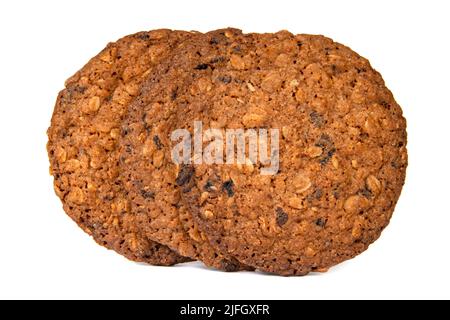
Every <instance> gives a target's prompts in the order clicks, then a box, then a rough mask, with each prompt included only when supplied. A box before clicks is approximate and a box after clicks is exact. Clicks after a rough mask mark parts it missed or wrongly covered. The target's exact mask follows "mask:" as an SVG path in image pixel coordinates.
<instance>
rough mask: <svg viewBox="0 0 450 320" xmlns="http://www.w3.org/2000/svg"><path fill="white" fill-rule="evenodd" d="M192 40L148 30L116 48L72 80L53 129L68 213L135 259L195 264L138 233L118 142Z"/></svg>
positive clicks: (59, 186)
mask: <svg viewBox="0 0 450 320" xmlns="http://www.w3.org/2000/svg"><path fill="white" fill-rule="evenodd" d="M191 35H192V34H191V33H188V32H183V31H170V30H155V31H150V32H140V33H137V34H134V35H130V36H127V37H124V38H122V39H120V40H119V41H117V42H115V43H111V44H109V45H108V46H107V47H106V48H105V49H104V50H103V51H102V52H101V53H100V54H98V55H97V56H96V57H94V58H93V59H91V60H90V61H89V63H88V64H87V65H86V66H84V67H83V69H81V70H80V71H78V72H77V73H76V74H75V75H74V76H73V77H71V78H70V79H68V80H67V82H66V88H65V89H64V90H63V91H61V92H60V94H59V96H58V99H57V102H56V106H55V110H54V113H53V117H52V121H51V127H50V128H49V129H48V137H49V142H48V145H47V149H48V154H49V158H50V163H51V168H50V172H51V174H52V175H53V176H54V179H55V180H54V186H55V190H56V193H57V194H58V196H59V197H60V198H61V200H62V202H63V205H64V210H65V211H66V213H67V214H68V215H69V216H70V217H71V218H72V219H73V220H74V221H75V222H76V223H77V224H78V225H79V226H80V227H81V228H82V229H83V230H84V231H86V232H87V233H88V234H90V235H92V237H93V238H94V239H95V241H96V242H98V243H99V244H101V245H103V246H105V247H107V248H109V249H114V250H115V251H117V252H118V253H120V254H122V255H124V256H126V257H127V258H129V259H131V260H135V261H143V262H148V263H151V264H155V265H172V264H175V263H179V262H184V261H188V260H189V259H187V258H185V257H182V256H180V255H178V254H177V253H175V252H173V251H172V250H170V249H169V248H168V247H166V246H163V245H160V244H158V243H156V242H153V241H151V240H149V239H148V238H147V237H146V236H145V235H143V233H142V232H141V231H140V230H139V229H138V228H137V225H136V223H135V215H134V213H133V212H132V211H131V210H130V208H131V206H130V202H129V201H128V199H127V194H126V191H125V190H124V189H123V187H122V185H121V184H120V181H119V180H118V176H119V167H118V161H119V154H118V151H117V142H118V139H119V137H120V135H121V134H122V132H121V130H120V127H121V126H120V124H121V121H122V118H123V116H124V114H125V112H126V107H127V105H128V104H129V103H130V102H131V101H132V100H133V99H134V97H135V96H136V95H137V94H138V91H139V86H140V84H141V82H142V81H143V79H145V78H146V77H147V76H148V74H149V73H150V72H151V71H152V69H153V68H154V67H155V66H156V65H158V63H159V62H160V61H161V60H163V59H164V57H166V56H167V55H168V53H170V52H171V51H172V50H173V49H174V48H175V47H176V46H178V44H179V43H180V42H182V41H183V40H185V39H187V38H189V37H190V36H191Z"/></svg>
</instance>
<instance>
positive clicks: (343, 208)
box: [137, 30, 407, 275]
mask: <svg viewBox="0 0 450 320" xmlns="http://www.w3.org/2000/svg"><path fill="white" fill-rule="evenodd" d="M206 37H208V38H207V39H206V40H205V39H204V38H203V40H202V41H198V40H197V39H191V41H187V42H186V43H184V45H183V46H182V47H179V48H177V52H176V54H174V58H173V59H172V60H171V61H170V64H171V66H172V67H171V68H166V69H165V72H164V74H160V75H159V77H157V78H154V79H153V82H154V84H153V86H152V91H153V92H157V93H158V95H157V96H155V98H153V99H152V104H149V107H148V108H146V113H145V114H143V117H142V119H143V121H144V123H145V121H146V119H147V118H148V117H149V115H150V118H151V119H153V118H154V117H157V116H158V115H159V117H160V118H161V119H164V120H161V121H160V122H159V123H160V126H159V125H157V126H153V124H154V122H152V123H151V124H152V126H149V128H148V130H149V131H148V132H150V133H151V136H147V138H146V139H142V140H141V142H142V143H143V144H144V146H149V147H148V148H149V149H148V150H150V149H152V150H157V148H155V147H154V146H153V147H152V146H151V143H152V141H151V139H150V138H151V137H152V136H153V137H155V136H158V137H160V138H161V136H163V135H164V137H163V139H164V145H166V144H170V149H172V150H175V149H176V150H177V152H178V151H180V150H182V151H187V153H188V156H187V157H186V155H185V154H184V153H185V152H182V154H183V156H182V157H179V158H184V161H182V162H181V163H182V165H180V166H179V168H180V169H179V170H178V171H174V170H169V172H168V173H165V174H167V176H168V179H169V180H170V181H175V183H174V182H172V183H173V184H176V185H178V187H179V189H180V190H181V193H180V196H181V201H180V200H179V199H178V198H177V199H176V200H175V199H174V205H175V206H176V207H183V206H184V207H185V208H186V211H187V212H189V213H190V214H191V215H192V218H193V219H194V223H195V224H194V225H196V228H197V229H198V230H199V231H200V233H201V234H202V235H203V238H205V239H207V240H208V241H209V242H210V244H211V245H212V247H213V248H214V249H215V250H216V251H217V252H220V253H221V254H224V255H226V254H228V255H230V256H232V257H235V258H236V259H237V260H238V261H240V262H241V263H244V264H246V265H250V266H253V267H255V268H257V269H259V270H261V271H264V272H270V273H276V274H280V275H305V274H307V273H309V272H311V271H326V270H328V268H330V267H332V266H334V265H336V264H338V263H340V262H342V261H344V260H347V259H350V258H352V257H354V256H356V255H358V254H360V253H362V252H363V251H364V250H366V249H367V248H368V246H369V245H370V244H371V243H373V242H374V241H375V240H376V239H377V238H378V237H379V236H380V234H381V232H382V230H383V229H384V228H385V227H386V226H387V225H388V223H389V220H390V218H391V216H392V213H393V211H394V207H395V204H396V202H397V200H398V198H399V195H400V192H401V189H402V186H403V183H404V179H405V171H406V166H407V151H406V121H405V119H404V118H403V116H402V110H401V108H400V106H399V105H398V104H397V103H396V102H395V100H394V98H393V95H392V93H391V92H390V91H389V90H388V89H387V88H386V86H385V84H384V81H383V79H382V77H381V75H380V74H379V73H378V72H376V71H375V70H374V69H373V68H372V67H371V66H370V63H369V62H368V61H367V60H366V59H364V58H362V57H361V56H359V55H358V54H356V53H355V52H353V51H352V50H351V49H349V48H347V47H345V46H343V45H341V44H339V43H336V42H333V41H332V40H331V39H328V38H326V37H323V36H315V35H292V34H291V33H289V32H285V31H283V32H279V33H276V34H248V35H243V34H242V33H240V32H237V31H235V30H225V31H223V32H222V33H221V34H220V35H217V33H216V34H209V35H206ZM205 43H207V45H206V44H205ZM208 129H216V130H215V131H209V133H208V132H207V131H206V130H208ZM232 129H234V130H242V133H243V134H244V137H247V138H246V140H245V143H246V144H244V147H243V148H240V149H239V146H238V147H236V146H237V140H234V141H235V143H236V145H234V146H233V145H232V144H231V143H230V146H231V147H230V149H229V150H228V149H227V143H228V140H227V134H228V132H231V131H230V130H232ZM177 130H178V131H177ZM180 130H186V131H180ZM173 132H178V133H180V135H179V136H178V138H179V137H180V136H182V135H183V134H186V132H187V133H189V135H188V137H190V139H194V140H195V137H196V134H197V135H198V134H201V137H202V139H203V140H200V143H199V144H197V146H195V142H193V141H194V140H189V139H186V140H185V141H184V144H181V145H180V141H179V139H175V141H174V139H170V137H169V136H168V134H169V133H173ZM182 133H183V134H182ZM234 133H235V134H237V132H236V131H234ZM208 134H209V136H208ZM255 137H256V138H255ZM172 138H173V136H172ZM183 140H184V138H183ZM186 141H188V142H192V143H186ZM250 141H252V144H251V146H253V147H250ZM261 141H262V142H265V143H262V144H261V143H260V142H261ZM212 142H214V143H212ZM183 145H187V146H188V147H187V148H186V149H183V148H179V147H180V146H183ZM221 147H222V149H221ZM146 148H147V147H144V149H140V150H139V151H138V152H137V153H139V152H141V153H142V152H145V150H147V149H146ZM196 148H197V149H200V152H195V149H196ZM216 148H218V149H216ZM250 148H253V149H252V150H253V151H252V152H253V154H255V152H256V157H255V156H253V157H252V156H251V152H250ZM255 149H256V151H255ZM239 150H240V151H241V152H243V153H244V157H243V158H242V157H240V158H239V159H240V161H236V159H237V158H238V156H239ZM228 151H230V153H228ZM214 153H216V154H221V155H222V158H221V157H214V156H212V155H213V154H214ZM208 155H210V156H211V157H208ZM164 157H167V152H165V153H164ZM160 158H163V156H162V155H161V156H159V155H158V153H157V152H156V153H153V161H155V159H156V161H158V159H160ZM211 160H214V161H211ZM220 162H222V163H220ZM165 165H166V164H165ZM165 172H166V171H165ZM145 192H146V190H142V194H145ZM152 194H153V193H152ZM167 222H168V221H167Z"/></svg>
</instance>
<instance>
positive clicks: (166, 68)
mask: <svg viewBox="0 0 450 320" xmlns="http://www.w3.org/2000/svg"><path fill="white" fill-rule="evenodd" d="M213 34H216V35H217V37H218V38H220V37H222V38H223V37H224V35H223V32H221V31H216V32H213ZM209 37H210V36H209V35H208V36H207V38H205V36H204V35H196V36H193V37H192V38H190V39H189V43H195V44H197V46H199V47H200V46H202V45H205V46H209V45H210V44H209ZM206 39H208V40H206ZM189 46H190V44H189V45H188V46H187V47H185V44H184V42H183V43H182V44H181V45H180V46H179V48H178V49H177V50H176V51H174V54H173V56H172V58H171V59H167V60H166V62H167V63H162V64H161V65H159V66H158V67H157V68H156V69H155V71H154V72H153V73H152V75H151V77H150V78H149V79H148V80H147V82H146V83H145V84H144V85H143V86H142V90H141V94H140V95H139V97H137V98H136V99H135V101H134V102H133V103H132V104H130V106H129V110H128V113H127V117H126V119H125V120H124V121H123V128H122V131H123V132H124V136H123V138H122V139H121V142H120V144H121V146H122V156H121V162H120V166H121V171H122V174H123V175H122V182H123V184H124V185H125V187H126V189H127V190H129V193H128V197H129V199H130V200H131V205H132V211H133V212H135V213H136V217H137V221H138V224H139V225H140V227H141V228H142V230H145V231H146V235H147V236H148V237H149V238H150V239H153V240H155V241H157V242H159V243H162V244H165V245H167V246H168V247H170V248H172V249H173V250H175V251H177V252H179V253H180V254H182V255H184V256H187V257H190V258H193V259H199V260H201V261H202V262H204V263H205V265H207V266H210V267H214V268H216V269H220V270H224V271H238V270H252V269H253V268H250V267H247V266H244V265H242V264H240V263H239V262H238V261H237V260H236V259H234V258H233V257H231V256H229V255H227V254H221V253H220V252H217V250H214V249H213V248H212V247H211V245H210V244H209V241H208V240H207V239H206V238H205V236H204V235H203V234H202V233H201V232H199V230H198V228H197V227H196V226H195V225H194V224H193V223H192V222H193V220H192V219H191V215H190V214H189V212H188V211H186V210H184V208H182V207H180V203H179V201H180V198H181V195H180V193H182V192H184V190H183V188H186V187H187V186H188V183H189V180H190V175H191V174H192V173H193V170H192V168H190V167H187V166H183V167H179V166H176V165H175V164H174V163H173V162H172V161H171V160H170V158H171V156H170V154H171V149H170V148H169V147H170V134H171V132H170V131H168V129H169V128H170V127H171V121H173V120H174V118H173V117H170V116H169V115H171V114H172V115H174V114H175V113H174V110H176V109H177V108H178V107H179V106H178V102H179V101H178V99H177V90H181V91H182V90H184V88H182V86H183V83H182V81H178V80H176V79H175V78H177V77H178V78H179V79H184V78H186V74H185V73H186V72H187V73H188V74H189V73H190V72H191V70H184V69H178V66H177V65H176V64H173V63H172V61H173V60H176V59H177V57H176V56H177V55H178V54H184V51H185V50H188V49H187V48H189ZM199 50H202V49H201V48H199ZM194 54H195V53H194ZM197 69H201V68H197ZM167 72H170V73H171V74H173V76H174V78H171V79H166V78H165V73H167ZM160 79H162V82H160ZM174 83H176V86H174V85H173V84H174ZM154 89H156V90H158V91H153V90H154ZM161 101H166V102H167V104H165V105H162V104H161V103H160V102H161ZM179 103H180V104H183V102H182V101H180V102H179ZM168 116H169V117H168ZM185 217H189V219H185Z"/></svg>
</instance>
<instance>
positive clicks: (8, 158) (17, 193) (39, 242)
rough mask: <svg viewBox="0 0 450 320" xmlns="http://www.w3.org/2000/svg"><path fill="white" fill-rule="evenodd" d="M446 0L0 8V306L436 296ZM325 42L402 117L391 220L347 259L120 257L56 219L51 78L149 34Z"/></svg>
mask: <svg viewBox="0 0 450 320" xmlns="http://www.w3.org/2000/svg"><path fill="white" fill-rule="evenodd" d="M448 3H449V2H448V1H423V2H414V1H380V0H377V1H373V2H370V3H369V2H365V1H329V2H324V1H306V2H304V3H303V2H301V1H281V0H272V1H261V0H259V1H244V0H239V1H232V0H228V1H211V0H209V1H170V0H159V1H129V0H128V1H111V0H109V1H98V2H94V1H81V0H77V1H54V2H52V1H26V2H25V1H1V2H0V32H1V38H0V48H1V49H0V82H1V83H0V97H1V99H0V104H1V106H0V114H1V118H0V119H1V125H0V139H1V147H0V152H1V153H0V170H1V171H0V172H1V175H0V188H1V189H0V246H1V250H0V298H149V299H155V298H159V299H175V298H185V299H188V298H194V299H195V298H206V299H215V298H221V299H240V298H246V299H250V298H253V299H299V298H306V299H312V298H447V299H448V298H450V292H449V286H450V272H449V269H450V256H449V255H450V253H449V252H450V241H449V240H450V237H449V234H450V209H449V199H450V175H449V161H450V160H449V155H450V154H449V147H450V146H449V130H448V127H449V126H450V124H449V121H450V120H449V116H450V105H449V92H450V88H449V86H450V76H449V75H450V68H449V65H450V63H449V60H450V46H449V43H450V41H449V36H448V31H449V30H450V25H449V22H448V21H449V18H448V17H449V13H450V10H449V6H448ZM227 26H232V27H238V28H241V29H243V30H244V31H245V32H274V31H278V30H280V29H288V30H289V31H291V32H293V33H313V34H325V35H327V36H329V37H331V38H333V39H334V40H336V41H338V42H341V43H344V44H346V45H348V46H350V47H351V48H353V49H354V50H355V51H357V52H358V53H360V54H361V55H363V56H365V57H367V58H368V59H369V60H370V61H371V63H372V65H373V66H374V67H375V68H376V69H377V70H379V71H380V72H381V73H382V75H383V77H384V79H385V81H386V83H387V85H388V87H389V88H390V89H391V90H392V91H393V92H394V95H395V97H396V99H397V101H398V102H399V104H400V105H401V106H402V107H403V110H404V114H405V116H406V118H407V120H408V140H409V141H408V149H409V162H410V164H409V167H408V174H407V181H406V185H405V187H404V189H403V193H402V196H401V198H400V201H399V203H398V206H397V208H396V211H395V214H394V216H393V219H392V222H391V224H390V225H389V227H388V228H387V229H386V230H385V232H384V233H383V235H382V237H381V238H380V240H379V241H377V242H376V243H375V244H373V245H372V246H371V248H370V249H369V250H368V251H367V252H365V253H364V254H362V255H361V256H359V257H357V258H355V259H353V260H351V261H348V262H346V263H344V264H342V265H340V266H338V267H335V268H333V269H332V270H331V271H330V272H328V273H325V274H321V275H312V276H307V277H302V278H283V277H277V276H267V275H262V274H258V273H235V274H230V273H222V272H216V271H210V270H205V269H203V268H202V267H200V266H199V265H197V264H187V265H180V266H176V267H172V268H162V267H150V266H146V265H140V264H136V263H132V262H129V261H127V260H125V259H124V258H122V257H121V256H119V255H117V254H115V253H114V252H111V251H108V250H106V249H104V248H102V247H100V246H98V245H96V244H95V243H94V241H93V240H91V239H90V238H89V237H88V236H87V235H85V234H84V233H83V232H82V231H81V230H80V229H79V228H77V227H76V225H75V224H74V223H73V222H72V221H71V220H70V219H69V218H68V217H67V216H66V215H65V214H64V213H63V211H62V208H61V204H60V202H59V199H58V198H57V197H56V195H55V194H54V192H53V189H52V179H51V177H50V176H49V175H48V160H47V154H46V150H45V144H46V141H47V138H46V134H45V132H46V129H47V127H48V125H49V121H50V116H51V113H52V109H53V105H54V101H55V98H56V95H57V93H58V91H59V90H60V89H61V88H62V87H63V83H64V80H65V79H66V78H68V77H69V76H70V75H72V74H73V73H74V72H75V71H76V70H78V69H79V68H80V67H82V66H83V64H84V63H85V62H86V61H87V60H88V59H89V58H90V57H91V56H94V55H95V54H96V53H97V52H98V51H100V50H101V49H102V48H103V47H104V46H105V45H106V43H107V42H109V41H113V40H115V39H117V38H119V37H121V36H124V35H126V34H128V33H134V32H137V31H141V30H149V29H155V28H161V27H166V28H175V29H186V30H192V29H195V30H199V31H209V30H212V29H215V28H221V27H227Z"/></svg>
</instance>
